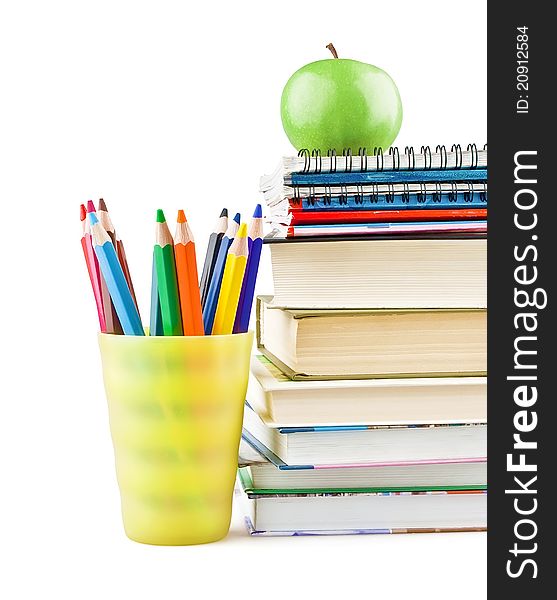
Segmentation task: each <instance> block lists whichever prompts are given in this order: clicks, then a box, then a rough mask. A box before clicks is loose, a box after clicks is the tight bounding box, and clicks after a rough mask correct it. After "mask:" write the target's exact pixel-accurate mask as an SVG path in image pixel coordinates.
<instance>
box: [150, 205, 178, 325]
mask: <svg viewBox="0 0 557 600" xmlns="http://www.w3.org/2000/svg"><path fill="white" fill-rule="evenodd" d="M154 252H155V268H156V272H157V287H158V289H159V299H160V304H161V315H162V329H163V334H164V335H182V317H181V316H180V298H179V296H178V281H177V279H176V264H175V261H174V243H173V240H172V235H171V234H170V230H169V229H168V224H167V222H166V218H165V216H164V212H163V211H162V210H161V209H160V208H159V209H158V210H157V222H156V228H155V250H154Z"/></svg>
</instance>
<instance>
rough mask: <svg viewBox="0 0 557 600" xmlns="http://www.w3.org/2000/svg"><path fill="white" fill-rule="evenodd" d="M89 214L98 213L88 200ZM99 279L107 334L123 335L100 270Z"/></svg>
mask: <svg viewBox="0 0 557 600" xmlns="http://www.w3.org/2000/svg"><path fill="white" fill-rule="evenodd" d="M87 212H88V213H95V214H96V212H97V211H96V209H95V205H94V204H93V201H92V200H87ZM87 220H89V219H87ZM99 221H100V220H99ZM109 235H110V234H109ZM97 268H98V267H97ZM99 277H100V282H101V296H102V305H103V309H104V320H105V323H106V333H116V334H121V333H123V331H122V326H121V325H120V321H119V319H118V315H117V314H116V310H115V308H114V305H113V304H112V299H111V298H110V292H109V291H108V287H107V285H106V282H105V280H104V277H103V276H102V273H101V271H100V269H99Z"/></svg>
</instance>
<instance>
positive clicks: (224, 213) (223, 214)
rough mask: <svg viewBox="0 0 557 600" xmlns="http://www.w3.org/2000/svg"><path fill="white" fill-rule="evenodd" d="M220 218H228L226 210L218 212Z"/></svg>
mask: <svg viewBox="0 0 557 600" xmlns="http://www.w3.org/2000/svg"><path fill="white" fill-rule="evenodd" d="M220 216H221V217H228V208H223V209H222V210H221V211H220Z"/></svg>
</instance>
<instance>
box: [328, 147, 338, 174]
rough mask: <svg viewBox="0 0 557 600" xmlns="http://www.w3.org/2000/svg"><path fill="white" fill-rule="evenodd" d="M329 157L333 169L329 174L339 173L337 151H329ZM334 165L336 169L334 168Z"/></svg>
mask: <svg viewBox="0 0 557 600" xmlns="http://www.w3.org/2000/svg"><path fill="white" fill-rule="evenodd" d="M327 156H328V157H329V158H330V159H331V168H330V169H329V173H336V172H337V151H336V150H334V149H333V150H331V149H329V150H327ZM333 164H334V167H333Z"/></svg>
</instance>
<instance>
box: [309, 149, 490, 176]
mask: <svg viewBox="0 0 557 600" xmlns="http://www.w3.org/2000/svg"><path fill="white" fill-rule="evenodd" d="M482 149H483V150H484V151H487V144H484V145H483V148H482ZM466 151H467V152H468V153H470V156H471V160H470V167H471V168H473V169H474V168H477V167H478V165H479V151H478V146H477V145H476V144H474V143H472V144H468V145H467V146H466ZM450 152H452V153H454V154H455V155H456V160H455V163H456V164H455V166H454V168H455V169H461V168H462V163H463V151H462V146H461V145H460V144H453V145H452V146H451V150H450ZM420 153H421V154H422V155H423V157H424V167H423V168H424V170H431V169H432V168H433V165H432V156H433V153H432V150H431V147H430V146H421V147H420ZM435 153H436V154H438V155H439V157H440V165H439V167H440V168H441V169H446V168H447V164H448V151H447V147H446V146H445V145H444V144H438V145H437V146H436V147H435ZM298 156H299V157H300V158H303V159H304V166H303V169H302V171H301V172H302V173H314V174H320V173H324V172H327V173H336V172H337V169H338V161H337V152H336V150H334V149H330V150H328V151H327V157H328V158H329V162H330V165H329V168H328V169H327V170H324V169H323V155H322V154H321V150H319V149H313V150H311V151H310V150H309V149H307V148H302V149H301V150H300V151H299V152H298ZM342 156H343V158H344V161H345V169H344V170H345V171H346V172H347V173H351V172H352V171H353V170H354V161H353V157H354V155H353V154H352V149H351V148H345V149H344V150H343V151H342ZM357 156H358V157H359V159H360V163H359V165H360V166H359V170H360V171H367V170H368V166H369V161H368V158H369V157H370V156H373V157H374V158H375V160H376V165H375V168H376V170H377V171H383V170H385V154H384V153H383V148H382V147H381V146H375V147H374V148H373V152H372V153H371V154H368V152H367V148H366V147H360V148H359V150H358V155H357ZM388 156H389V157H390V160H391V167H390V170H393V171H398V170H400V168H401V152H400V150H399V148H398V147H397V146H392V147H391V148H389V152H388ZM404 156H405V158H406V163H407V165H405V167H404V168H405V169H408V170H410V171H412V170H414V169H415V168H416V152H415V150H414V147H413V146H405V148H404Z"/></svg>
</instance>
